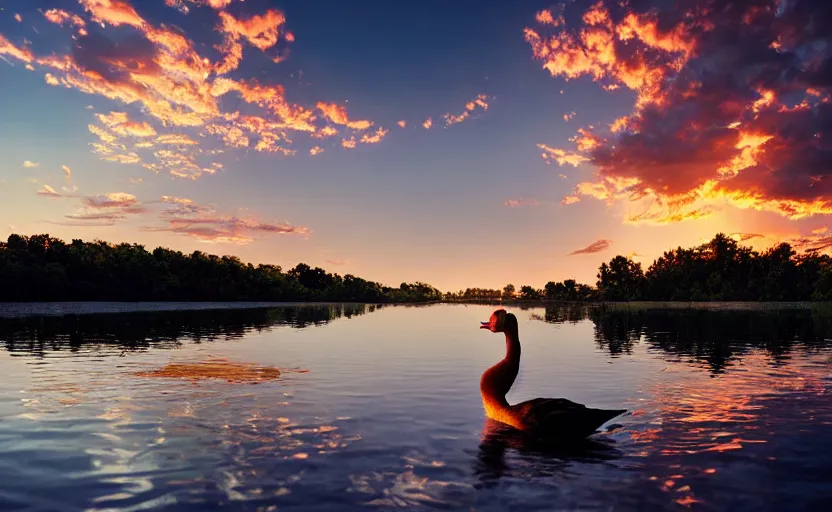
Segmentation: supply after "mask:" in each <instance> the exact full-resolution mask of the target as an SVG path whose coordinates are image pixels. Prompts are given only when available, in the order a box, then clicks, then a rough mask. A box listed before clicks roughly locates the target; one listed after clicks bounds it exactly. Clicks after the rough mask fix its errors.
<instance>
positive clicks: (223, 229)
mask: <svg viewBox="0 0 832 512" xmlns="http://www.w3.org/2000/svg"><path fill="white" fill-rule="evenodd" d="M162 202H163V203H167V204H169V205H170V206H169V207H167V208H165V210H164V211H163V212H162V214H161V215H160V219H161V220H162V221H164V222H165V223H166V225H165V226H163V227H144V228H143V229H144V230H146V231H168V232H171V233H176V234H180V235H185V236H190V237H192V238H196V239H197V240H200V241H202V242H208V243H233V244H247V243H250V242H252V241H253V240H254V236H255V235H257V234H276V235H308V234H310V233H311V231H310V230H309V228H307V227H304V226H294V225H292V224H289V223H285V222H279V223H278V222H275V223H268V222H260V221H257V220H255V219H253V218H240V217H231V216H222V215H218V214H217V212H216V210H215V209H214V207H213V206H207V205H199V204H197V203H196V202H194V201H192V200H190V199H187V198H181V197H172V196H162Z"/></svg>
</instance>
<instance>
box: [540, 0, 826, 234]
mask: <svg viewBox="0 0 832 512" xmlns="http://www.w3.org/2000/svg"><path fill="white" fill-rule="evenodd" d="M708 5H709V4H707V3H706V2H704V1H697V0H694V1H693V2H690V3H689V4H686V6H687V8H685V9H682V10H679V9H669V8H668V9H663V8H655V9H647V8H646V7H644V8H641V7H634V6H632V5H629V4H625V5H619V4H618V3H617V2H613V1H612V0H601V1H599V2H597V3H595V4H594V5H592V6H591V7H590V8H588V9H585V10H583V9H582V10H581V11H580V12H581V13H582V16H581V19H582V21H583V23H582V24H578V25H573V26H570V27H567V26H565V25H563V24H560V23H553V22H552V21H550V19H551V20H555V19H556V17H555V16H553V15H552V16H551V18H550V15H551V14H552V13H548V14H547V13H542V14H540V15H539V16H538V23H539V24H540V26H539V27H537V28H535V29H531V28H528V29H526V31H525V36H526V40H527V42H528V43H529V44H530V45H531V48H532V53H533V55H534V57H535V58H536V59H539V60H540V61H541V62H542V63H543V67H544V68H545V69H546V70H547V71H549V72H550V74H552V76H555V77H561V78H565V79H567V80H569V79H574V78H578V77H581V76H589V77H591V78H592V79H593V80H595V81H597V82H600V84H601V85H602V86H603V88H604V89H607V90H614V89H615V88H617V87H618V86H620V87H625V88H628V89H630V90H632V91H634V92H635V94H636V99H635V103H634V105H633V111H632V113H631V114H630V115H628V116H624V117H621V118H618V119H616V120H615V121H613V122H612V123H611V124H610V125H609V131H608V132H605V131H602V130H595V129H592V128H591V127H590V128H581V129H579V131H578V134H577V135H576V136H575V137H573V138H572V139H570V140H571V141H572V142H573V143H575V146H576V150H574V151H572V150H566V149H560V148H550V147H548V146H545V145H543V144H539V145H538V147H540V148H541V149H544V153H543V157H544V158H545V159H546V160H547V162H548V161H552V160H554V161H557V163H558V164H559V165H565V164H569V165H576V164H578V163H586V164H589V165H592V166H593V167H594V168H595V170H596V174H595V177H594V179H593V180H591V181H584V182H582V183H580V184H579V185H578V186H577V187H576V189H575V191H574V193H573V194H571V195H569V196H567V197H566V198H564V203H567V204H568V203H573V202H576V201H578V200H579V199H580V197H582V196H588V197H594V198H596V199H600V200H603V201H606V202H608V203H613V202H623V203H626V204H627V205H628V207H627V210H629V211H633V210H636V211H638V210H642V211H641V213H637V214H632V213H629V214H627V215H626V216H625V218H624V221H625V222H628V223H645V222H646V223H671V222H681V221H685V220H692V219H700V218H703V217H707V216H709V215H712V214H713V212H714V211H717V210H718V209H719V208H720V207H721V206H722V205H726V204H728V205H732V206H734V207H737V208H743V209H754V210H761V211H771V212H775V213H778V214H780V215H782V216H784V217H786V218H789V219H800V218H805V217H809V216H812V215H825V214H830V213H832V199H830V198H832V180H830V179H829V177H830V176H832V164H830V162H832V160H830V159H829V158H828V156H829V154H830V148H829V145H828V139H829V135H831V134H830V133H829V131H830V128H829V127H830V126H832V105H830V104H829V101H828V100H827V98H829V97H830V95H831V94H832V89H831V88H830V85H829V83H830V82H829V80H828V76H827V75H828V72H827V71H825V69H826V68H825V67H824V66H825V65H826V64H825V63H827V61H828V60H829V59H830V55H829V52H828V51H826V50H823V51H820V52H814V51H812V50H810V49H809V48H818V47H817V46H816V44H817V41H818V39H817V37H822V39H823V40H824V41H825V44H826V45H827V46H829V45H832V38H830V37H829V36H827V35H824V36H818V35H817V34H819V33H816V32H815V29H814V28H808V27H807V26H806V25H805V24H803V23H802V22H801V21H799V20H801V19H804V18H805V17H807V16H808V17H813V16H815V14H813V12H814V11H815V10H816V9H818V8H817V7H810V6H809V4H806V5H805V6H802V7H800V8H798V7H797V6H796V5H794V4H788V5H786V4H784V5H783V6H782V8H781V9H758V8H757V7H755V6H752V5H751V4H748V5H745V4H740V5H737V6H735V7H736V8H735V9H733V10H729V11H725V12H722V11H716V10H713V9H711V8H709V7H708ZM801 5H802V4H801ZM804 8H805V9H807V11H806V12H804V11H802V10H800V9H804ZM564 9H566V10H568V9H580V6H578V5H577V4H569V5H568V6H565V7H564ZM781 11H782V12H781ZM817 16H820V17H822V16H823V15H822V14H817ZM807 19H808V18H807ZM813 19H814V18H813ZM749 25H751V26H752V28H747V29H744V30H752V31H753V32H754V36H753V37H749V38H747V39H743V40H742V41H740V42H738V43H737V45H738V46H731V45H729V46H727V47H726V46H725V45H726V44H727V43H726V42H727V41H732V40H735V39H736V38H735V35H736V27H737V26H749ZM828 28H830V29H832V26H830V27H828ZM824 34H826V32H824ZM772 41H776V42H777V44H776V45H772ZM785 55H788V56H789V57H788V58H786V57H784V56H785ZM810 55H811V56H810ZM821 62H823V63H824V64H820V63H821ZM613 86H615V87H613Z"/></svg>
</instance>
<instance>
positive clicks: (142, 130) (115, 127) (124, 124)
mask: <svg viewBox="0 0 832 512" xmlns="http://www.w3.org/2000/svg"><path fill="white" fill-rule="evenodd" d="M95 116H96V117H97V118H98V120H99V121H101V122H102V123H103V124H105V125H106V126H107V127H108V128H109V129H110V130H112V131H113V132H115V133H117V134H119V135H123V136H125V137H152V136H154V135H156V130H155V129H154V128H153V127H152V126H150V124H148V123H147V122H144V121H142V122H135V121H130V119H128V117H127V114H126V113H125V112H110V113H109V114H96V115H95Z"/></svg>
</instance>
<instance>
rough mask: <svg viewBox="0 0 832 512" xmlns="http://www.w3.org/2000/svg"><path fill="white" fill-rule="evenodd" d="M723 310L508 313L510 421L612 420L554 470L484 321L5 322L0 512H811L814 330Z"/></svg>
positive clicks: (831, 443) (248, 313)
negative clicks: (552, 404)
mask: <svg viewBox="0 0 832 512" xmlns="http://www.w3.org/2000/svg"><path fill="white" fill-rule="evenodd" d="M732 308H733V310H724V309H723V310H721V309H719V308H714V307H710V308H708V309H684V308H683V309H680V308H675V309H662V308H661V307H660V306H656V305H652V306H638V307H629V308H613V309H602V308H597V307H596V308H589V307H578V306H573V307H565V308H557V307H551V308H546V309H544V308H531V309H525V310H521V309H515V308H509V309H510V311H512V312H514V313H515V314H517V315H518V319H519V320H520V336H521V341H522V344H523V360H522V363H521V370H520V377H519V378H518V380H517V383H516V384H515V387H514V389H513V390H512V392H511V394H510V395H509V401H511V402H517V401H522V400H526V399H529V398H534V397H538V396H544V397H567V398H569V399H572V400H575V401H578V402H582V403H585V404H587V405H591V406H596V407H608V408H618V407H626V408H627V409H629V411H630V413H628V414H627V415H625V416H622V417H620V418H618V419H616V420H614V423H613V424H612V425H608V426H607V427H608V428H607V429H606V431H605V432H602V433H600V434H599V435H597V436H596V438H597V439H596V441H595V442H594V443H592V444H589V445H582V446H575V447H574V448H572V449H570V450H568V451H565V450H559V451H551V450H548V451H547V450H539V449H537V448H535V447H533V446H529V445H528V444H527V443H525V442H524V441H523V440H522V439H518V438H512V437H505V436H501V435H497V434H496V433H495V432H494V431H493V430H492V429H491V428H489V427H490V425H489V424H488V423H486V422H485V421H484V416H483V412H482V408H481V404H480V401H479V389H478V384H479V377H480V374H481V373H482V371H483V370H484V369H485V368H487V367H488V366H490V365H491V364H493V363H494V362H496V361H497V360H499V359H500V358H501V357H502V356H503V351H504V343H503V341H502V339H501V338H500V336H499V335H494V334H490V333H487V332H485V331H480V330H478V328H477V327H478V323H479V321H480V320H486V319H487V318H488V316H489V314H490V313H491V311H492V309H493V308H492V307H488V306H452V305H438V306H430V307H390V306H388V307H383V308H376V307H372V306H354V305H353V306H349V305H345V306H326V307H322V306H317V307H294V308H290V307H287V308H271V309H248V310H232V309H226V310H217V311H213V310H212V311H180V312H174V311H150V312H133V313H110V314H72V315H63V316H61V315H54V314H53V315H50V316H31V315H32V314H33V313H37V311H29V312H28V316H25V317H17V318H12V317H10V315H5V317H3V318H0V346H2V347H3V348H4V350H2V351H0V372H2V375H3V377H2V379H1V380H0V510H4V511H5V510H82V509H83V510H115V509H123V510H140V509H150V508H152V509H155V510H207V509H216V508H223V509H228V510H304V511H317V510H332V511H349V510H359V509H360V510H390V509H399V508H402V509H411V510H429V509H441V510H495V511H497V510H500V511H502V510H523V511H524V512H525V511H531V510H564V509H570V510H574V509H580V510H604V511H607V510H687V509H691V510H732V511H733V510H749V511H752V510H753V511H762V510H829V508H827V507H828V506H829V505H831V504H832V482H831V481H830V475H832V402H830V398H832V341H830V340H832V312H831V311H829V310H828V309H822V308H818V307H815V308H810V307H809V306H797V307H795V306H792V307H789V308H783V307H776V308H760V307H758V306H747V305H746V306H742V305H740V306H732ZM54 311H55V309H54V308H53V309H52V312H54ZM76 313H77V311H76ZM172 364H173V365H174V366H171V365H172ZM182 365H185V366H182ZM188 365H190V366H188ZM246 365H249V366H246ZM251 365H254V366H251ZM217 367H220V368H226V369H228V374H227V375H226V377H228V376H230V377H231V378H230V379H203V378H198V377H206V376H208V374H209V373H210V371H211V369H216V368H217ZM269 367H274V368H278V369H280V370H281V372H282V374H281V375H280V377H279V378H276V379H274V378H272V377H273V376H274V375H275V372H274V371H273V370H271V369H270V368H269ZM232 370H233V371H232ZM171 373H175V375H173V376H171ZM252 379H253V380H252ZM252 382H256V383H252Z"/></svg>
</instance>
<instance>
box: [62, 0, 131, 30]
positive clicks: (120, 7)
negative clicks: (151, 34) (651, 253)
mask: <svg viewBox="0 0 832 512" xmlns="http://www.w3.org/2000/svg"><path fill="white" fill-rule="evenodd" d="M78 1H79V3H80V4H81V5H82V6H83V7H84V9H86V11H87V12H89V13H90V15H91V16H92V20H93V21H95V22H96V23H102V24H109V25H113V26H114V27H118V26H120V25H130V26H132V27H136V28H141V27H142V26H143V25H144V24H145V21H144V19H142V17H141V16H139V14H138V13H137V12H136V10H135V9H133V6H132V5H130V4H129V3H128V2H126V1H122V0H78Z"/></svg>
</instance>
